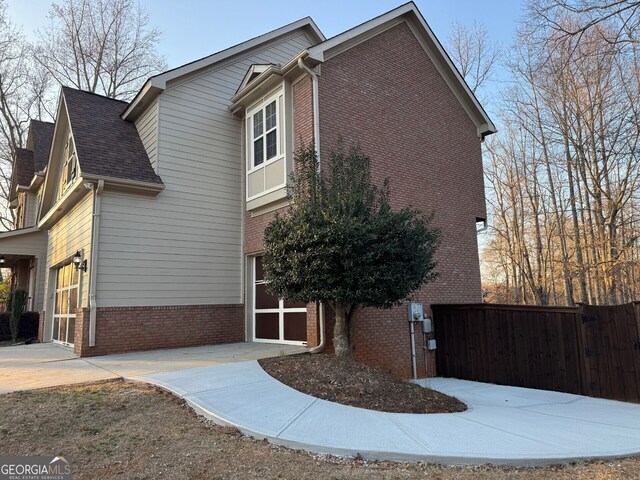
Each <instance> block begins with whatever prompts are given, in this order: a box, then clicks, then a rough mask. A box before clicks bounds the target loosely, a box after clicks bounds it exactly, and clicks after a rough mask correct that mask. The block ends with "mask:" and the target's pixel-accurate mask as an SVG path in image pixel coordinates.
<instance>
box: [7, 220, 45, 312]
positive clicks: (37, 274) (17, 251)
mask: <svg viewBox="0 0 640 480" xmlns="http://www.w3.org/2000/svg"><path fill="white" fill-rule="evenodd" d="M0 255H1V257H0V262H1V261H2V259H4V262H3V263H2V268H9V269H11V290H16V289H22V290H25V291H27V306H26V310H27V311H35V312H42V310H43V305H44V283H45V269H46V261H47V232H46V231H42V230H38V229H37V228H35V227H30V228H23V229H19V230H12V231H9V232H2V233H0Z"/></svg>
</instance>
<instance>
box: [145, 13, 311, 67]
mask: <svg viewBox="0 0 640 480" xmlns="http://www.w3.org/2000/svg"><path fill="white" fill-rule="evenodd" d="M303 20H310V21H311V22H313V23H315V22H314V21H313V18H311V16H310V15H307V16H306V17H302V18H299V19H298V20H294V21H293V22H289V23H287V24H285V25H281V26H279V27H276V28H274V29H272V30H269V31H268V32H265V33H261V34H260V35H256V36H255V37H251V38H248V39H247V40H243V41H242V42H240V43H236V44H234V45H230V46H228V47H227V48H223V49H222V50H218V51H217V52H213V53H210V54H209V55H205V56H204V57H200V58H197V59H195V60H192V61H190V62H187V63H183V64H182V65H178V66H177V67H173V68H170V69H168V70H165V71H164V72H160V73H157V74H155V75H152V76H151V77H149V78H156V77H159V76H160V75H164V74H165V73H169V72H173V71H174V70H178V69H180V68H182V67H186V66H187V65H191V64H193V63H197V62H200V61H202V60H204V59H206V58H209V57H213V56H214V55H219V54H221V53H222V52H226V51H227V50H231V49H232V48H236V47H238V46H240V45H242V44H245V43H249V42H251V41H252V40H256V39H258V38H260V37H264V36H267V35H269V34H270V33H274V32H276V31H278V30H284V29H286V28H287V27H289V26H291V25H294V24H296V23H299V22H302V21H303Z"/></svg>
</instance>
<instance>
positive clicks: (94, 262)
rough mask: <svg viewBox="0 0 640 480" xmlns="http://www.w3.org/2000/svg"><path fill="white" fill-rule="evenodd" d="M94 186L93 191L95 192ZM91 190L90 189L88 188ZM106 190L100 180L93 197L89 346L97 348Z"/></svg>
mask: <svg viewBox="0 0 640 480" xmlns="http://www.w3.org/2000/svg"><path fill="white" fill-rule="evenodd" d="M94 187H95V186H94V184H91V187H90V188H91V189H92V190H94ZM87 188H89V187H87ZM102 190H104V180H98V186H97V188H95V190H94V196H93V232H92V235H91V261H90V263H89V265H90V267H89V268H90V269H91V270H90V272H89V346H90V347H95V346H96V311H97V304H96V282H97V278H98V242H99V239H100V203H101V200H102V196H101V195H100V194H101V193H102Z"/></svg>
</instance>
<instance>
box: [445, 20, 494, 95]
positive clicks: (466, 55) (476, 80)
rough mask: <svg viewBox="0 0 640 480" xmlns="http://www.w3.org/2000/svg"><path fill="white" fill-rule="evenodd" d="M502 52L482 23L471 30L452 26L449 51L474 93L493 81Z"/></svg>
mask: <svg viewBox="0 0 640 480" xmlns="http://www.w3.org/2000/svg"><path fill="white" fill-rule="evenodd" d="M500 50H501V49H500V46H499V45H498V44H497V43H495V42H492V41H491V39H490V37H489V31H488V30H487V29H486V27H485V26H484V25H482V24H481V23H478V22H475V23H474V24H473V28H471V29H469V28H467V27H466V26H464V25H463V24H461V23H458V22H454V23H453V24H452V25H451V34H450V35H449V38H448V39H447V51H448V52H449V55H450V56H451V59H452V60H453V62H454V63H455V65H456V67H458V70H459V71H460V74H461V75H462V76H463V78H464V79H465V80H466V81H467V84H468V85H469V88H470V89H471V91H472V92H473V93H477V91H478V90H479V89H480V88H481V87H482V86H483V85H485V84H486V83H487V82H488V81H490V80H491V79H492V76H493V74H494V70H495V66H496V64H497V63H498V59H499V58H500Z"/></svg>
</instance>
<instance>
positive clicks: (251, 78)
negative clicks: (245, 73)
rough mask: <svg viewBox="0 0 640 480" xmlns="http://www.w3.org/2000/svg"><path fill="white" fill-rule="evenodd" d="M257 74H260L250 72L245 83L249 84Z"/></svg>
mask: <svg viewBox="0 0 640 480" xmlns="http://www.w3.org/2000/svg"><path fill="white" fill-rule="evenodd" d="M258 75H260V73H259V72H252V73H251V75H250V76H249V78H248V79H247V85H249V84H250V83H251V82H253V81H254V80H255V79H256V77H257V76H258Z"/></svg>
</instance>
